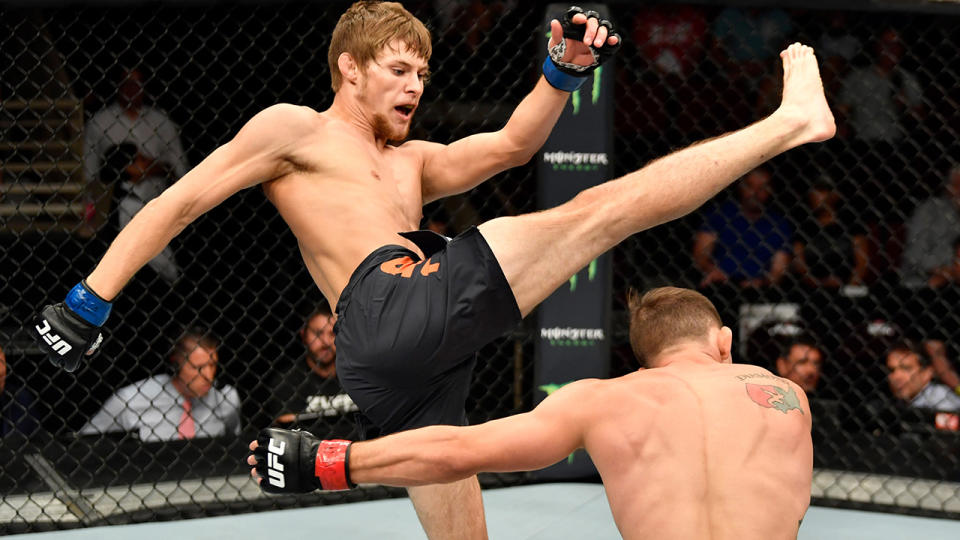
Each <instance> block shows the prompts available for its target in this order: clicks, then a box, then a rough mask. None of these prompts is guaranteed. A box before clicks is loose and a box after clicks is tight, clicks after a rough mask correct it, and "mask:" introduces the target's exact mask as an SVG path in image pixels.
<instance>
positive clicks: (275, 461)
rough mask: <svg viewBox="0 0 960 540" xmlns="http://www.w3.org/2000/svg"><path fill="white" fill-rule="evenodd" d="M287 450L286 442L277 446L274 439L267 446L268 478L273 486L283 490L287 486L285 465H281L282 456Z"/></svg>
mask: <svg viewBox="0 0 960 540" xmlns="http://www.w3.org/2000/svg"><path fill="white" fill-rule="evenodd" d="M286 448H287V443H286V442H285V441H280V444H279V445H277V444H276V440H275V439H273V438H271V439H270V444H268V445H267V478H268V482H270V485H271V486H276V487H278V488H282V487H286V485H287V483H286V482H285V481H284V480H283V463H280V456H282V455H283V451H284V450H286Z"/></svg>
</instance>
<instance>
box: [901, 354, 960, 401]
mask: <svg viewBox="0 0 960 540" xmlns="http://www.w3.org/2000/svg"><path fill="white" fill-rule="evenodd" d="M887 372H888V373H887V382H888V384H889V385H890V392H891V393H892V394H893V396H894V397H895V398H897V399H898V400H900V401H902V402H904V403H907V404H908V405H909V406H911V407H914V408H918V409H933V410H937V411H948V412H960V396H958V395H957V394H955V393H954V392H953V390H951V389H950V388H948V387H947V386H945V385H943V384H940V383H935V382H933V376H934V370H933V366H932V365H931V363H930V359H929V358H927V357H926V356H925V355H923V354H921V353H920V351H919V350H918V349H916V348H915V347H914V346H913V345H912V344H911V343H909V342H906V341H904V342H901V343H898V344H896V345H894V346H893V348H892V349H891V350H890V352H889V353H887Z"/></svg>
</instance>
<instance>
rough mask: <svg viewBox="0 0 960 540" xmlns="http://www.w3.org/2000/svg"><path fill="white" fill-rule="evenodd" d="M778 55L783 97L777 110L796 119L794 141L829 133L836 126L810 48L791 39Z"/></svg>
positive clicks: (821, 138)
mask: <svg viewBox="0 0 960 540" xmlns="http://www.w3.org/2000/svg"><path fill="white" fill-rule="evenodd" d="M780 58H782V59H783V100H782V101H781V102H780V108H779V109H777V114H778V115H780V116H781V117H782V118H784V119H785V120H787V121H790V122H797V123H798V125H799V126H800V129H799V133H798V135H797V137H798V140H797V144H798V145H799V144H804V143H808V142H820V141H825V140H827V139H829V138H830V137H833V135H834V134H835V133H836V132H837V126H836V123H835V122H834V120H833V113H832V112H830V106H829V105H827V98H826V97H825V96H824V95H823V83H822V82H821V81H820V68H819V67H817V57H816V56H814V54H813V49H812V48H810V47H808V46H806V45H801V44H800V43H794V44H793V45H790V46H789V47H787V49H786V50H784V51H783V52H781V53H780Z"/></svg>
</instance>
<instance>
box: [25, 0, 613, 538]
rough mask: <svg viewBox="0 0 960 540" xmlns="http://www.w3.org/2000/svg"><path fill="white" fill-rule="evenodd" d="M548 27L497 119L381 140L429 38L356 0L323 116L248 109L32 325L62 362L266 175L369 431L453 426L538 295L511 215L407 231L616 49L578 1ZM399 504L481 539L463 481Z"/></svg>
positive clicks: (548, 121)
mask: <svg viewBox="0 0 960 540" xmlns="http://www.w3.org/2000/svg"><path fill="white" fill-rule="evenodd" d="M551 32H552V34H551V39H550V42H549V46H550V48H551V57H552V58H551V59H548V60H547V61H546V62H545V63H544V64H543V72H544V75H543V77H541V79H540V80H539V81H538V83H537V85H536V87H535V88H534V89H533V90H532V92H531V93H530V94H529V95H528V96H527V97H526V98H525V99H524V100H523V101H522V102H521V103H520V104H519V105H518V106H517V109H516V110H515V111H514V113H513V115H512V116H511V118H510V120H509V121H508V122H507V124H506V125H505V126H504V127H503V128H502V129H501V130H499V131H497V132H493V133H483V134H478V135H474V136H471V137H467V138H465V139H463V140H460V141H456V142H454V143H452V144H449V145H443V144H435V143H429V142H424V141H408V142H406V143H404V144H402V145H399V146H394V145H391V144H388V141H402V140H403V139H404V138H406V136H407V133H408V131H409V128H410V122H411V119H412V116H413V113H414V111H415V109H416V108H417V105H418V104H419V101H420V98H421V95H422V93H423V85H424V80H425V78H426V77H427V74H428V65H427V61H428V60H429V58H430V54H431V42H430V33H429V32H428V30H427V29H426V27H425V26H424V25H423V24H422V23H421V22H420V21H419V20H417V19H416V18H415V17H414V16H413V15H412V14H410V13H409V12H408V11H407V10H405V9H404V8H403V7H402V6H401V5H400V4H398V3H392V2H383V3H378V2H357V3H355V4H354V5H353V6H351V7H350V8H349V9H348V10H347V11H346V12H345V13H344V14H343V15H342V16H341V18H340V20H339V22H338V23H337V26H336V28H335V29H334V32H333V35H332V37H331V44H330V50H329V53H328V62H329V65H330V75H331V83H332V86H333V89H334V91H335V92H336V95H335V97H334V101H333V104H332V106H331V107H330V108H329V109H327V110H326V111H324V112H321V113H318V112H316V111H314V110H312V109H310V108H307V107H299V106H293V105H275V106H273V107H270V108H268V109H266V110H264V111H262V112H260V113H259V114H257V115H256V116H254V117H253V118H252V119H251V120H250V121H249V122H247V124H246V125H245V126H244V127H243V128H242V129H241V130H240V132H239V133H238V134H237V135H236V136H235V137H234V138H233V140H231V141H229V142H228V143H227V144H225V145H223V146H222V147H220V148H218V149H217V150H216V151H214V152H213V153H212V154H211V155H210V156H208V157H207V158H206V159H205V160H204V161H203V162H202V163H200V164H199V165H197V167H195V168H194V169H193V170H191V171H190V172H189V173H187V174H186V175H184V176H183V178H181V179H180V180H179V181H178V182H176V184H174V185H173V186H171V187H170V188H169V189H168V190H166V191H165V192H164V193H163V194H162V195H161V196H160V197H157V198H156V199H154V200H152V201H150V203H149V204H147V205H146V206H145V207H144V208H143V209H142V210H141V211H140V212H139V213H138V214H137V215H136V216H135V218H134V219H133V220H132V221H131V222H130V223H129V224H128V226H126V227H125V228H124V229H123V231H121V232H120V234H119V235H118V236H117V238H116V240H115V241H114V242H113V244H112V245H111V246H110V248H109V249H108V250H107V253H106V254H105V255H104V257H103V259H102V260H101V261H100V264H99V265H98V266H97V268H96V269H95V270H94V271H93V273H92V274H90V275H89V276H88V277H87V278H86V279H85V280H83V281H82V282H81V283H80V284H78V285H77V286H76V287H74V289H73V290H71V291H70V293H69V294H68V296H67V299H66V301H65V302H64V303H61V304H57V305H53V306H46V307H45V308H44V309H43V310H42V312H41V314H40V316H39V317H37V320H36V321H35V323H34V326H32V327H31V330H32V334H33V335H34V337H35V339H37V341H38V343H39V344H40V346H41V347H43V348H44V349H45V350H46V351H47V353H48V355H49V357H50V358H51V360H53V362H54V363H55V364H57V365H60V366H62V367H64V368H65V369H67V370H68V371H73V370H74V369H76V368H77V366H78V365H79V363H80V362H81V360H82V358H83V355H84V354H85V353H86V352H88V351H93V350H96V348H97V347H98V346H99V343H100V339H101V338H100V331H99V327H100V326H102V325H103V324H104V322H105V321H106V319H107V316H108V314H109V311H110V306H111V304H110V300H112V299H113V298H114V297H115V296H116V295H117V294H118V293H119V292H120V290H121V288H122V287H123V286H124V284H126V283H127V281H129V280H130V278H131V277H133V275H134V273H135V272H136V271H137V270H139V269H140V268H141V267H142V266H143V265H144V264H146V262H147V261H149V260H150V259H152V258H153V257H154V256H155V255H156V254H157V253H159V252H160V251H161V250H162V249H163V247H164V246H166V245H167V243H169V242H170V240H171V239H172V238H173V237H174V236H176V235H177V234H179V232H180V231H182V230H183V229H184V228H185V227H186V226H187V225H188V224H190V223H191V222H192V221H194V220H195V219H196V218H197V217H198V216H200V215H201V214H203V213H204V212H206V211H208V210H210V209H211V208H213V207H215V206H216V205H218V204H219V203H220V202H221V201H223V200H224V199H226V198H227V197H229V196H230V195H232V194H234V193H236V192H237V191H240V190H242V189H244V188H248V187H251V186H255V185H257V184H261V185H262V186H263V189H264V191H265V192H266V195H267V197H268V198H269V199H270V201H271V202H272V203H273V204H274V205H275V206H276V207H277V209H278V210H279V212H280V214H281V215H282V216H283V218H284V220H285V221H286V223H287V224H288V225H289V227H290V228H291V230H292V231H293V233H294V234H295V235H296V237H297V240H298V242H299V245H300V250H301V253H302V255H303V260H304V263H305V264H306V266H307V269H308V270H309V272H310V274H311V276H312V277H313V279H314V281H315V282H316V283H317V286H318V287H319V288H320V290H321V291H322V292H323V294H324V296H326V298H327V300H328V301H329V302H330V305H331V306H336V312H337V315H338V320H339V322H338V323H337V325H336V328H335V330H336V334H337V336H336V347H337V367H338V369H337V371H338V376H339V377H340V379H341V383H342V386H343V388H344V389H345V390H346V391H347V392H348V393H349V394H350V396H351V398H352V399H353V401H354V402H355V403H356V404H357V405H358V406H359V407H360V409H361V411H362V412H363V413H364V425H363V426H361V432H363V433H364V434H365V437H370V436H376V435H380V434H386V433H392V432H394V431H400V430H402V429H409V428H415V427H420V426H425V425H431V424H463V423H465V420H466V417H465V414H464V404H465V401H466V396H467V393H468V389H469V384H470V374H471V372H472V369H473V365H474V362H475V358H474V355H475V352H476V351H477V350H479V349H480V348H481V347H482V346H483V345H485V344H486V343H488V342H489V341H491V340H493V339H494V338H496V337H498V336H500V335H501V334H503V333H504V332H506V331H507V330H509V329H511V328H513V327H514V326H516V324H517V323H518V322H519V320H520V317H521V314H526V313H527V312H529V311H530V309H532V308H533V306H534V305H535V304H536V303H537V302H539V299H540V298H541V297H543V296H544V294H543V293H545V292H548V291H547V290H544V291H543V292H541V291H539V290H530V291H528V290H525V289H526V288H527V287H529V285H528V284H524V283H519V282H518V283H516V284H514V283H513V282H512V281H513V280H515V279H517V278H518V277H520V276H519V275H518V274H517V273H518V272H526V270H525V267H526V265H527V262H526V258H527V257H528V256H529V255H533V253H529V254H524V255H522V257H518V258H517V260H516V261H515V264H516V266H515V267H511V266H508V267H504V268H503V269H502V270H501V267H500V265H499V264H498V259H500V258H502V257H516V256H518V255H520V253H519V252H518V253H517V254H516V255H511V254H510V252H511V251H515V250H518V249H521V247H520V246H519V245H517V246H510V245H509V244H511V243H513V242H514V241H515V240H517V239H518V238H519V237H520V231H521V229H522V228H523V227H524V225H523V223H521V222H517V223H515V224H510V223H512V222H508V223H505V224H504V225H506V229H503V230H500V229H501V227H502V226H498V227H497V229H498V230H497V231H493V230H491V232H490V234H491V235H493V237H494V238H497V239H496V240H494V242H495V243H494V244H488V241H487V238H486V237H487V234H486V233H481V232H479V231H478V230H477V229H472V230H470V231H467V232H466V233H464V234H463V235H461V236H460V237H458V238H457V239H455V240H453V241H452V242H450V244H449V245H447V244H446V242H445V241H444V240H443V239H442V238H441V237H439V236H435V235H434V236H430V235H429V233H402V231H411V230H412V229H415V228H416V227H417V226H418V224H419V223H420V219H421V217H422V207H423V205H424V204H425V203H428V202H430V201H433V200H435V199H438V198H441V197H444V196H447V195H451V194H455V193H461V192H464V191H468V190H470V189H472V188H473V187H475V186H477V185H478V184H479V183H481V182H483V181H484V180H486V179H488V178H490V177H492V176H493V175H495V174H497V173H499V172H501V171H503V170H506V169H508V168H510V167H513V166H516V165H520V164H522V163H525V162H527V161H529V160H530V158H531V157H533V155H534V154H535V153H536V151H537V150H538V149H539V148H540V147H541V146H542V145H543V143H544V141H545V140H546V138H547V136H548V135H549V133H550V131H551V129H552V128H553V126H554V124H555V123H556V121H557V118H559V116H560V113H561V112H562V110H563V108H564V106H565V104H566V102H567V99H568V97H569V95H570V92H571V91H573V90H574V89H576V88H578V87H579V86H580V85H581V84H582V83H583V82H584V81H586V80H587V79H588V77H587V76H588V75H589V74H590V72H591V71H593V70H594V69H595V68H596V67H597V66H598V65H599V64H600V63H601V62H602V61H604V60H605V59H606V58H608V57H609V56H611V55H612V54H613V52H614V51H615V50H616V48H617V47H618V46H619V37H618V36H617V35H616V34H615V33H614V32H613V30H612V27H611V25H610V23H609V22H607V21H605V20H602V19H601V18H600V16H599V14H597V13H595V12H587V13H583V12H582V10H579V9H576V8H572V9H571V10H570V11H568V12H567V13H565V14H564V16H563V17H561V18H560V20H555V21H552V23H551ZM543 232H545V231H541V234H542V233H543ZM398 233H400V234H398ZM531 240H533V241H534V242H539V240H536V239H535V238H531ZM581 240H582V241H586V238H583V239H581ZM497 243H499V244H500V246H499V247H497V246H496V244H497ZM591 249H593V248H592V247H591ZM566 266H569V265H568V264H566V263H565V264H564V267H566ZM580 266H583V265H582V264H581V265H580ZM528 270H529V271H532V272H537V271H539V270H538V269H537V268H528ZM560 271H561V273H564V272H567V271H566V270H563V269H561V270H560ZM573 271H574V269H573V268H572V267H571V270H570V271H569V273H572V272H573ZM538 281H539V280H538ZM544 283H546V282H544ZM552 287H553V286H551V288H552ZM537 289H539V285H537ZM512 290H516V291H518V294H519V297H518V300H519V303H518V300H515V299H514V295H513V293H512ZM386 299H389V301H385V300H386ZM410 498H411V499H412V501H413V504H414V506H415V508H416V510H417V514H418V517H419V518H420V520H421V522H422V523H423V525H424V529H425V530H426V532H427V534H428V536H429V537H430V538H443V537H456V538H483V537H485V536H486V532H485V521H484V517H483V506H482V500H481V497H480V488H479V484H478V483H477V481H476V479H475V478H474V479H468V480H465V481H462V482H459V483H457V484H453V485H443V486H429V487H420V488H414V489H411V490H410Z"/></svg>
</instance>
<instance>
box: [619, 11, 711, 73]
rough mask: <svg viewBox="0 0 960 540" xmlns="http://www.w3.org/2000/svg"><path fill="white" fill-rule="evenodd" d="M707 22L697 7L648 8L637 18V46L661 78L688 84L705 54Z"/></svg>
mask: <svg viewBox="0 0 960 540" xmlns="http://www.w3.org/2000/svg"><path fill="white" fill-rule="evenodd" d="M706 33H707V18H706V16H705V15H704V14H703V10H702V9H700V8H698V7H695V6H672V5H671V6H649V7H646V8H644V9H643V10H642V11H641V12H640V13H639V14H638V15H637V17H636V19H635V23H634V30H633V37H634V42H635V43H637V45H638V47H639V48H640V53H641V54H642V55H643V56H644V58H645V59H646V60H647V63H648V64H650V65H651V66H653V67H654V68H656V69H657V71H659V72H660V74H661V75H672V76H676V77H679V78H680V79H683V80H686V79H687V77H688V76H690V75H692V74H693V72H694V71H695V70H696V69H697V67H698V66H699V65H700V61H701V59H702V58H703V54H704V51H705V46H704V41H705V37H706Z"/></svg>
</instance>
